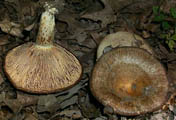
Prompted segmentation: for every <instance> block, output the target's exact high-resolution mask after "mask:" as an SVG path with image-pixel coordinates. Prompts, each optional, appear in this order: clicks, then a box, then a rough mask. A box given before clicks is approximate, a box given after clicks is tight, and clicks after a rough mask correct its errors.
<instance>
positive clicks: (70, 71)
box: [4, 42, 82, 93]
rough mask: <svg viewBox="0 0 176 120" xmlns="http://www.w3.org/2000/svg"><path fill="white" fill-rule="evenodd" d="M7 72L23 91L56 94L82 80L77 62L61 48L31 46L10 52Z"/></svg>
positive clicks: (12, 81) (6, 60)
mask: <svg viewBox="0 0 176 120" xmlns="http://www.w3.org/2000/svg"><path fill="white" fill-rule="evenodd" d="M4 68H5V72H6V74H7V76H8V77H9V79H10V81H11V83H12V84H13V85H14V86H15V87H16V88H17V89H19V90H23V91H26V92H30V93H52V92H58V91H61V90H64V89H66V88H69V87H71V86H72V85H74V84H75V83H77V82H78V80H79V79H80V77H81V74H82V67H81V64H80V63H79V61H78V60H77V58H76V57H75V56H74V55H73V54H72V53H70V52H69V51H67V50H66V49H65V48H63V47H61V46H59V45H50V46H40V45H37V44H35V43H31V42H30V43H27V44H23V45H21V46H18V47H16V48H14V49H12V50H11V51H9V52H8V54H7V56H6V58H5V66H4Z"/></svg>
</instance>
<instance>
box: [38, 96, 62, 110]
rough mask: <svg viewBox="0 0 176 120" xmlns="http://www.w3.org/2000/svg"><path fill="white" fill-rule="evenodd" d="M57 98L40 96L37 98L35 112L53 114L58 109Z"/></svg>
mask: <svg viewBox="0 0 176 120" xmlns="http://www.w3.org/2000/svg"><path fill="white" fill-rule="evenodd" d="M58 108H59V107H58V104H57V98H56V97H55V96H54V95H42V96H40V97H39V100H38V104H37V112H50V113H52V112H55V111H56V110H57V109H58Z"/></svg>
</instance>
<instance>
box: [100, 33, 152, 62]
mask: <svg viewBox="0 0 176 120" xmlns="http://www.w3.org/2000/svg"><path fill="white" fill-rule="evenodd" d="M125 46H131V47H139V48H144V49H146V50H147V51H148V52H150V53H151V54H154V52H153V50H152V48H151V47H150V46H149V45H148V43H147V42H146V41H145V40H144V39H143V38H142V37H140V36H138V35H136V34H133V33H130V32H125V31H119V32H116V33H112V34H109V35H107V36H106V37H104V38H103V40H102V41H101V43H100V44H99V46H98V49H97V60H98V59H99V58H100V57H101V56H102V54H103V53H105V52H106V51H108V50H109V49H111V48H115V47H125ZM108 47H110V48H109V49H108Z"/></svg>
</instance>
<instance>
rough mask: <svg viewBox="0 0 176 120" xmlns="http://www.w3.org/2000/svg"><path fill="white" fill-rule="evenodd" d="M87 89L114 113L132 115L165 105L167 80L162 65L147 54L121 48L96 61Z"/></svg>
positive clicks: (136, 49)
mask: <svg viewBox="0 0 176 120" xmlns="http://www.w3.org/2000/svg"><path fill="white" fill-rule="evenodd" d="M90 88H91V91H92V93H93V95H94V96H95V97H96V98H97V100H98V101H100V102H101V103H102V104H103V105H105V106H108V107H111V108H112V109H113V110H114V113H117V114H121V115H126V116H134V115H140V114H144V113H148V112H152V111H154V110H158V109H159V108H160V107H161V106H162V105H163V104H164V103H165V102H166V100H167V93H168V80H167V76H166V73H165V69H164V68H163V66H162V65H161V63H160V62H159V61H158V60H157V59H155V58H154V57H153V56H152V55H151V54H150V53H149V52H147V51H146V50H144V49H141V48H130V47H122V48H115V49H113V50H111V51H109V52H107V53H105V54H104V55H103V56H102V57H101V58H100V59H99V60H98V61H97V63H96V65H95V67H94V69H93V72H92V78H91V80H90Z"/></svg>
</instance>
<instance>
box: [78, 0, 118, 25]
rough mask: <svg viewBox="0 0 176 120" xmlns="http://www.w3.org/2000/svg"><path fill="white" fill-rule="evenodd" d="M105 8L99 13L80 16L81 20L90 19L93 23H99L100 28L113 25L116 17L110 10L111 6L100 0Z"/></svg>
mask: <svg viewBox="0 0 176 120" xmlns="http://www.w3.org/2000/svg"><path fill="white" fill-rule="evenodd" d="M102 2H103V4H104V6H105V8H104V9H103V10H101V11H97V12H94V13H86V14H84V15H82V16H81V17H82V18H87V19H91V20H93V21H97V22H98V21H101V26H102V27H103V28H104V27H106V26H107V25H108V24H110V23H113V22H115V21H116V16H115V14H114V11H113V10H112V8H111V6H110V5H109V3H108V2H107V1H106V0H102Z"/></svg>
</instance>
